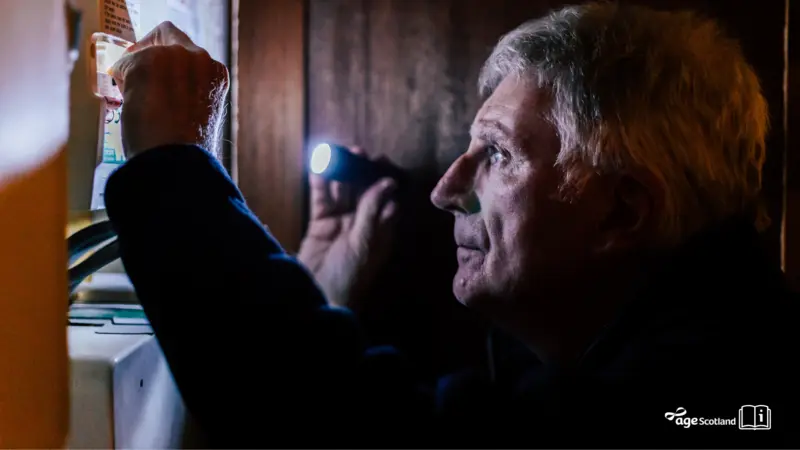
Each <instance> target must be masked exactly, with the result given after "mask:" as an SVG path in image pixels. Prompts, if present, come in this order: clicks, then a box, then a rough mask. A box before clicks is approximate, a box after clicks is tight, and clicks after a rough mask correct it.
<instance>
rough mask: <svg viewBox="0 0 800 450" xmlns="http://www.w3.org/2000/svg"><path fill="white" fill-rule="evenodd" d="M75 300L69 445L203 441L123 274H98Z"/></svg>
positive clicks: (164, 445) (185, 444)
mask: <svg viewBox="0 0 800 450" xmlns="http://www.w3.org/2000/svg"><path fill="white" fill-rule="evenodd" d="M74 300H75V303H73V305H72V306H71V307H70V312H69V319H68V327H67V330H68V336H67V339H68V344H69V356H70V370H71V377H70V378H71V391H70V427H69V436H68V441H67V448H71V449H78V448H92V449H98V448H130V449H133V448H136V449H160V448H183V447H194V446H198V445H199V446H201V447H202V442H203V441H202V438H201V437H200V435H199V434H198V432H197V430H196V429H195V428H194V427H193V424H192V422H191V419H190V418H189V416H188V414H187V411H186V408H185V406H184V403H183V400H182V398H181V396H180V393H179V392H178V389H177V386H176V385H175V381H174V380H173V377H172V374H171V372H170V370H169V367H168V366H167V362H166V360H165V359H164V355H163V353H162V351H161V348H160V347H159V345H158V341H157V340H156V339H155V337H154V335H153V330H152V328H151V327H150V324H149V322H148V321H147V319H146V317H145V316H144V312H143V311H142V307H141V306H139V305H138V304H136V300H135V295H134V293H133V287H132V286H131V284H130V281H129V280H128V278H127V276H126V275H124V274H119V273H97V274H95V275H93V276H92V277H91V280H89V281H87V282H84V283H83V284H81V285H80V286H79V287H78V288H77V289H76V291H75V294H74Z"/></svg>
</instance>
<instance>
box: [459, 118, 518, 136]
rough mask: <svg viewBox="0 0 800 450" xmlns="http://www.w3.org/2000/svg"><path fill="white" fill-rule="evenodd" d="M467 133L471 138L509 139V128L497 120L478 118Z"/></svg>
mask: <svg viewBox="0 0 800 450" xmlns="http://www.w3.org/2000/svg"><path fill="white" fill-rule="evenodd" d="M469 134H470V136H471V137H472V138H473V139H476V138H487V137H488V138H492V139H497V140H508V139H511V137H512V134H511V130H509V129H508V127H506V126H505V125H504V124H503V123H501V122H499V121H497V120H479V121H477V122H475V123H473V124H472V127H470V130H469Z"/></svg>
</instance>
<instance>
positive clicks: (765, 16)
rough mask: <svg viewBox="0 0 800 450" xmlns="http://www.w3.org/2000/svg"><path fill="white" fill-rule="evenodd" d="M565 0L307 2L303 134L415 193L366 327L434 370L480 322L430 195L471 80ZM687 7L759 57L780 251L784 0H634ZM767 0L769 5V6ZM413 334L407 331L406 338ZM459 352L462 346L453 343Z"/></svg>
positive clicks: (466, 118)
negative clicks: (355, 151)
mask: <svg viewBox="0 0 800 450" xmlns="http://www.w3.org/2000/svg"><path fill="white" fill-rule="evenodd" d="M562 3H564V2H559V1H532V0H529V1H519V0H309V11H308V14H309V19H308V20H309V22H308V72H307V76H308V81H307V87H308V91H307V95H308V111H307V120H308V133H309V135H308V139H310V140H311V141H319V140H330V141H337V142H340V143H344V144H358V145H360V146H363V147H365V148H366V149H367V151H368V152H369V153H370V154H373V155H379V154H380V155H387V156H388V157H389V158H390V159H391V160H392V161H394V162H395V163H396V164H398V165H400V166H402V167H405V168H407V169H409V170H410V171H411V172H412V174H413V176H414V180H415V187H416V192H415V200H414V202H413V203H411V204H408V205H405V209H404V211H403V220H404V223H403V224H402V226H403V229H402V232H401V241H402V246H401V247H402V248H401V249H400V251H399V253H398V254H397V255H396V258H395V260H394V264H393V266H392V268H391V270H390V271H389V272H390V274H387V275H386V279H385V283H384V284H383V288H382V290H381V291H380V292H379V293H376V295H378V296H381V297H383V298H384V301H385V302H386V304H387V305H389V306H387V309H386V310H385V311H383V317H386V320H384V321H383V322H380V321H379V322H377V323H379V324H380V325H379V326H378V327H377V328H378V329H377V330H373V332H375V333H377V335H378V336H379V337H380V338H381V339H383V340H385V341H388V342H392V343H394V344H396V345H400V346H401V347H404V348H406V349H407V350H409V351H411V352H413V353H414V354H415V355H416V356H417V357H418V358H419V361H420V362H422V363H423V364H426V365H428V366H429V367H432V368H433V369H434V370H436V371H438V370H446V369H447V368H448V367H449V366H452V365H456V364H460V363H464V362H466V361H478V360H479V359H480V358H481V356H482V349H483V341H482V336H481V334H480V333H479V332H478V331H476V330H480V326H479V325H481V324H480V322H479V321H478V319H476V318H474V317H473V316H472V315H471V314H470V313H469V312H467V311H465V310H464V308H461V307H460V305H458V304H457V302H456V301H455V300H454V299H453V297H452V294H451V279H452V274H453V273H454V270H455V256H454V255H455V253H454V248H453V244H452V241H453V239H452V228H451V226H452V225H451V224H452V219H451V218H450V217H448V215H447V214H444V213H441V212H438V211H436V210H435V209H434V208H433V207H432V206H431V205H430V203H429V201H428V198H427V196H428V193H429V192H430V190H431V188H432V187H433V186H434V184H435V182H436V180H437V178H438V177H439V176H440V175H441V174H442V173H443V172H444V170H445V169H446V168H447V166H448V165H449V164H450V162H451V161H452V160H453V159H454V158H455V157H456V156H457V155H458V154H459V153H460V152H462V151H463V150H464V149H466V147H467V144H468V142H469V139H468V126H469V123H470V122H471V120H472V118H473V115H474V114H475V112H476V111H477V109H478V107H479V105H480V104H479V100H478V97H477V92H476V82H477V76H478V72H479V69H480V67H481V64H482V63H483V61H484V59H485V58H486V57H487V56H488V55H489V52H490V51H491V48H492V46H493V45H494V44H495V43H496V41H497V39H498V38H499V37H500V36H501V35H502V34H503V33H505V32H508V31H510V30H511V29H512V28H513V27H515V26H516V25H518V24H520V23H521V22H523V21H525V20H527V19H530V18H533V17H536V16H539V15H541V14H543V13H545V12H546V11H547V10H549V9H550V8H553V7H557V6H559V5H560V4H562ZM638 3H645V4H650V5H654V6H657V7H660V8H676V7H692V8H695V9H700V10H701V11H705V12H707V13H709V14H711V15H713V16H716V17H720V18H722V19H723V20H724V21H725V22H726V23H727V24H728V25H729V28H731V29H732V31H733V32H734V34H737V35H739V36H740V37H741V38H742V40H743V47H744V49H745V52H746V53H747V55H748V56H749V57H750V58H751V60H752V62H753V63H754V64H755V65H756V68H757V70H758V71H759V75H760V76H761V78H762V81H763V83H764V85H765V89H764V90H765V93H766V95H767V97H768V100H769V101H770V105H771V111H772V112H773V135H772V136H773V139H772V140H771V141H770V155H769V163H768V169H767V181H766V183H765V184H766V188H765V190H766V191H767V194H768V195H769V196H770V197H771V199H772V207H771V210H772V213H773V219H775V223H777V224H778V225H776V226H773V228H772V231H771V233H770V234H769V236H768V241H769V242H768V247H769V248H770V251H771V252H772V253H773V255H774V256H775V258H778V257H779V253H780V245H779V241H780V240H779V235H780V231H779V224H780V221H781V218H780V216H781V214H780V213H781V203H782V195H783V191H782V176H781V175H780V173H781V166H782V164H781V162H782V160H783V141H782V139H781V138H780V136H781V135H782V133H783V131H782V121H781V120H780V117H781V109H782V106H781V105H782V53H781V51H782V48H783V44H782V20H783V11H782V8H781V5H779V4H778V3H781V2H760V3H759V5H758V8H754V7H753V5H752V3H749V2H748V3H745V2H736V1H727V0H726V1H723V0H717V1H696V0H694V1H693V0H686V1H666V0H665V1H656V0H651V1H639V2H638ZM773 3H775V6H773ZM412 335H413V336H412ZM456 351H460V352H461V353H455V352H456Z"/></svg>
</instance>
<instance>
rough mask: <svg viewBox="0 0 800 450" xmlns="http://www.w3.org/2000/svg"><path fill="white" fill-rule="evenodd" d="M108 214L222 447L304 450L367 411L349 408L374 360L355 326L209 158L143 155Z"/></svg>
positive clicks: (193, 150)
mask: <svg viewBox="0 0 800 450" xmlns="http://www.w3.org/2000/svg"><path fill="white" fill-rule="evenodd" d="M106 205H107V212H108V215H109V218H110V220H111V221H112V223H113V225H114V227H115V229H116V231H117V233H118V239H119V243H120V248H121V250H120V252H121V259H122V262H123V265H124V267H125V270H126V272H127V274H128V276H129V277H130V279H131V281H132V283H133V285H134V286H135V288H136V292H137V295H138V297H139V301H140V302H141V304H142V306H143V308H144V310H145V313H146V314H147V316H148V318H149V320H150V322H151V324H152V326H153V329H154V331H155V335H156V337H157V339H158V340H159V343H160V345H161V347H162V349H163V351H164V354H165V356H166V359H167V361H168V363H169V366H170V369H171V371H172V374H173V376H174V378H175V380H176V383H177V385H178V387H179V389H180V391H181V394H182V396H183V398H184V402H185V403H186V405H187V407H188V408H189V410H190V412H191V414H192V416H193V417H194V419H195V420H196V421H197V422H198V423H199V425H200V426H201V427H202V428H203V429H204V431H205V432H206V434H207V435H208V437H209V438H210V439H212V440H213V441H216V442H212V444H213V445H221V446H224V447H228V448H232V447H259V446H275V445H281V444H283V443H286V444H293V445H296V444H297V443H298V442H307V441H303V439H302V438H309V437H313V436H315V435H316V436H319V435H320V434H323V433H316V434H315V432H314V430H315V429H317V430H318V431H320V432H321V429H322V428H325V429H330V428H332V427H331V426H328V427H326V424H332V423H335V422H336V421H335V420H334V419H335V418H336V417H346V416H347V415H349V414H355V415H358V414H363V412H360V411H355V409H357V408H359V407H360V403H359V402H358V401H355V400H352V398H353V396H354V395H355V394H354V391H353V389H354V387H353V383H354V380H357V376H356V372H357V371H358V370H360V369H359V367H360V365H361V364H362V362H361V361H362V360H363V354H364V353H363V352H364V348H363V347H362V343H361V342H362V341H361V337H360V334H359V331H358V328H357V326H356V323H355V322H354V320H353V319H352V317H351V315H350V314H349V313H348V312H347V311H346V310H338V309H330V308H328V307H327V306H326V302H325V300H324V298H323V296H322V294H321V293H320V290H319V289H318V288H317V286H316V284H315V282H314V281H313V279H312V277H311V276H310V274H309V273H308V272H307V271H306V270H305V269H304V267H303V266H302V265H301V264H299V263H298V262H297V261H296V260H295V259H294V258H292V257H291V256H289V255H287V254H286V252H284V251H283V249H282V248H281V247H280V245H279V244H278V243H277V242H276V241H275V239H274V238H273V237H272V236H271V235H270V234H269V232H268V231H267V230H266V229H265V228H264V227H263V226H262V224H261V223H260V222H259V221H258V220H257V218H256V217H255V216H254V214H253V213H252V212H251V211H250V210H249V209H248V208H247V206H246V204H245V201H244V199H243V197H242V194H241V193H240V192H239V190H238V189H237V188H236V186H235V185H234V183H233V182H232V181H231V179H230V178H229V177H228V175H227V173H226V172H225V170H224V168H223V167H222V166H221V165H220V164H219V163H218V162H217V161H216V160H215V159H214V158H213V157H212V156H211V155H210V154H209V153H208V152H206V151H205V150H204V149H202V148H199V147H195V146H170V147H164V148H157V149H152V150H149V151H147V152H145V153H143V154H140V155H138V156H136V157H135V158H133V159H131V160H130V161H128V162H127V163H125V164H124V165H123V166H122V167H120V168H119V169H118V170H117V171H116V172H115V173H113V174H112V176H111V177H110V179H109V181H108V184H107V187H106ZM349 399H350V400H349ZM351 400H352V401H351ZM349 409H352V411H350V410H349ZM301 425H302V427H303V428H304V429H305V430H306V432H305V433H304V434H302V435H298V434H297V429H298V427H300V426H301ZM266 430H268V431H266ZM333 432H335V431H333ZM329 438H330V436H329ZM309 444H310V442H309Z"/></svg>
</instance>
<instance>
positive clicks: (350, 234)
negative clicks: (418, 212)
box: [298, 148, 397, 310]
mask: <svg viewBox="0 0 800 450" xmlns="http://www.w3.org/2000/svg"><path fill="white" fill-rule="evenodd" d="M351 151H352V152H353V153H359V154H363V152H362V151H361V150H360V149H357V148H355V149H351ZM309 183H310V185H311V222H310V223H309V227H308V232H307V234H306V236H305V238H304V239H303V242H302V244H301V245H300V252H299V254H298V259H299V260H300V262H302V263H303V264H305V265H306V266H307V267H308V268H309V269H310V270H311V272H312V273H313V274H314V277H315V278H316V280H317V283H318V284H319V285H320V287H321V288H322V290H323V291H324V292H325V295H326V296H327V298H328V302H329V303H330V304H332V305H334V306H340V307H348V308H351V309H356V310H357V309H358V307H359V305H360V303H361V301H362V300H363V295H364V293H365V291H366V290H367V289H368V288H369V287H371V284H372V282H373V281H374V277H375V275H376V272H377V270H378V269H379V268H380V267H381V265H382V264H383V263H384V262H385V260H386V257H387V256H388V252H389V250H390V243H391V237H392V229H391V228H392V225H393V223H394V218H395V217H396V212H397V204H396V203H395V202H394V201H393V200H392V199H391V194H392V192H393V191H394V189H395V184H394V182H393V181H392V180H391V179H384V180H381V181H378V182H377V183H375V184H374V185H372V186H370V187H369V188H368V189H367V190H366V191H365V192H364V193H363V194H362V195H360V196H357V195H355V194H354V193H352V192H350V189H351V188H350V186H347V185H344V184H342V183H339V182H335V181H334V182H329V181H327V180H325V179H324V178H322V177H320V176H319V175H315V174H309ZM354 203H355V206H354Z"/></svg>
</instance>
